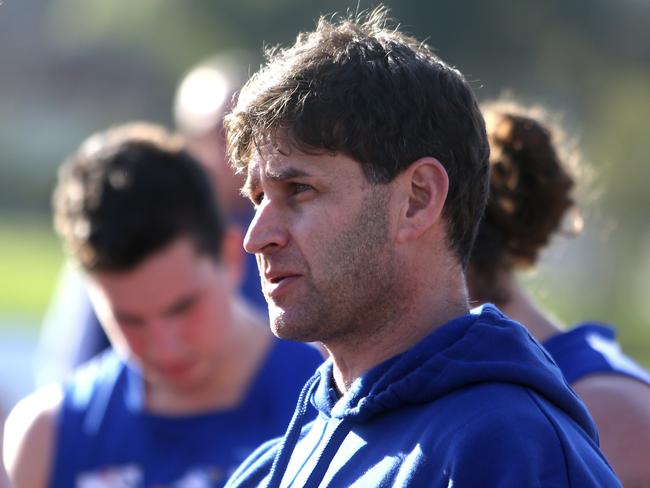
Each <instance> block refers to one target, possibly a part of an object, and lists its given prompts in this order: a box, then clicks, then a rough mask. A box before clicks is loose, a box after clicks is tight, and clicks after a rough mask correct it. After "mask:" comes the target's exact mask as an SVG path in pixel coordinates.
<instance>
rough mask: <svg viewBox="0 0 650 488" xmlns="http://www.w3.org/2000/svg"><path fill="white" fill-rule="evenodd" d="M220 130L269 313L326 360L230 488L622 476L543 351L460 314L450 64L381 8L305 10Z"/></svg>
mask: <svg viewBox="0 0 650 488" xmlns="http://www.w3.org/2000/svg"><path fill="white" fill-rule="evenodd" d="M226 128H227V134H228V142H229V149H230V155H231V160H232V161H233V162H234V163H235V164H236V166H237V167H238V168H239V169H240V170H241V171H242V172H243V173H244V175H245V176H246V182H245V184H244V192H245V193H246V194H247V195H248V196H249V198H250V199H251V201H252V202H253V203H254V204H255V206H256V215H255V218H254V220H253V222H252V223H251V225H250V227H249V229H248V233H247V236H246V239H245V244H244V245H245V248H246V250H247V251H248V252H251V253H254V254H256V256H257V261H258V266H259V268H260V274H261V276H262V288H263V290H264V293H265V296H266V298H267V301H268V303H269V313H270V318H271V327H272V329H273V331H274V333H275V334H276V335H278V336H279V337H284V338H290V339H295V340H300V341H320V342H322V343H323V345H324V347H325V348H326V349H327V350H328V351H329V354H330V359H329V360H328V361H327V362H326V363H325V364H324V365H323V366H322V367H321V368H319V370H318V371H317V373H316V374H315V375H314V376H313V377H312V379H311V380H310V381H309V382H308V383H307V384H306V385H305V388H304V389H303V393H302V394H301V398H300V400H299V402H298V405H297V407H296V412H295V414H294V417H293V419H292V422H291V424H290V426H289V428H288V431H287V433H286V434H285V437H284V439H283V440H278V441H272V442H270V443H268V444H266V445H265V446H262V447H260V449H259V450H258V451H257V452H256V453H255V454H253V455H252V456H251V457H250V458H249V460H248V461H247V462H246V463H244V465H242V466H241V467H240V468H239V470H238V472H237V473H235V475H234V476H233V477H232V478H231V480H230V481H229V486H231V487H235V486H269V487H288V486H301V487H303V486H307V487H316V486H332V487H334V486H336V487H339V486H364V487H366V486H427V487H432V486H435V487H451V486H453V487H455V488H458V487H477V486H495V487H496V486H499V487H524V486H554V487H562V486H602V487H612V486H618V481H617V480H616V477H615V476H614V474H613V473H612V471H611V469H610V468H609V466H608V465H607V462H606V461H605V460H604V458H603V457H602V455H601V453H600V452H599V450H598V447H597V445H596V443H597V434H596V431H595V427H594V425H593V422H592V421H591V419H590V417H589V415H588V414H587V412H586V410H585V408H584V406H583V405H582V403H581V402H580V401H579V400H578V399H577V398H576V397H575V395H574V394H573V392H572V391H571V390H570V389H569V388H568V386H567V385H566V383H565V381H564V379H563V378H562V375H561V373H560V371H559V370H558V369H557V367H556V366H555V364H554V363H553V362H552V361H551V360H550V359H549V357H548V355H547V354H546V352H545V351H544V350H543V349H542V348H541V347H540V346H539V344H537V343H536V342H535V341H534V340H533V339H532V338H531V337H530V336H529V334H528V332H527V331H526V330H525V329H524V328H523V327H521V326H520V325H519V324H517V323H515V322H513V321H511V320H510V319H508V318H506V317H505V316H504V315H502V314H501V313H500V312H499V311H498V310H497V309H496V308H494V307H492V306H486V307H484V308H483V309H482V310H481V311H478V312H476V313H470V312H469V305H468V299H467V292H466V286H465V278H464V269H465V267H466V265H467V262H468V260H469V255H470V250H471V247H472V242H473V240H474V236H475V233H476V229H477V227H478V223H479V220H480V218H481V215H482V214H483V210H484V207H485V201H486V198H487V189H488V142H487V138H486V133H485V127H484V121H483V118H482V116H481V113H480V111H479V108H478V105H477V103H476V100H475V97H474V95H473V94H472V91H471V89H470V87H469V85H468V83H467V82H466V81H465V79H464V78H463V76H462V75H461V74H460V72H459V71H458V70H456V69H454V68H452V67H450V66H448V65H447V64H446V63H444V62H443V61H442V60H441V59H440V58H439V57H437V56H436V55H435V54H434V53H433V52H432V50H431V49H430V48H429V47H428V46H426V45H425V44H423V43H421V42H419V41H417V40H416V39H414V38H412V37H410V36H407V35H405V34H403V33H401V32H399V30H397V29H395V28H394V27H391V26H390V25H389V21H388V19H387V16H386V13H385V11H384V10H383V9H381V8H380V9H378V10H375V11H373V12H371V13H370V14H368V15H361V16H359V18H356V19H349V18H343V19H339V20H334V21H328V20H325V19H321V20H320V22H319V23H318V26H317V28H316V30H315V31H314V32H310V33H306V34H301V35H299V36H298V39H297V41H296V43H295V44H294V45H293V46H292V47H290V48H287V49H280V50H275V51H273V52H271V53H270V58H269V60H268V63H267V64H266V66H265V67H264V68H262V70H261V71H260V72H258V73H257V74H256V75H254V76H253V78H252V79H251V80H250V81H249V82H248V83H247V84H246V85H245V87H244V88H243V89H242V91H241V93H240V97H239V100H238V102H237V104H236V106H235V108H234V109H233V112H232V113H231V114H230V115H229V116H228V117H227V119H226ZM309 402H311V403H312V404H313V405H315V406H316V407H317V408H318V410H319V416H318V417H317V418H316V420H315V421H313V422H312V423H309V424H307V425H306V426H304V425H303V424H304V412H305V408H306V406H307V404H308V403H309Z"/></svg>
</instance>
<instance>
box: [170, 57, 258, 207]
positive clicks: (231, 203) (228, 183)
mask: <svg viewBox="0 0 650 488" xmlns="http://www.w3.org/2000/svg"><path fill="white" fill-rule="evenodd" d="M249 69H250V61H249V57H248V55H247V54H246V53H245V52H240V51H228V52H224V53H220V54H217V55H215V56H211V57H209V58H207V59H205V60H203V61H201V62H199V63H198V64H197V65H195V66H194V67H192V68H191V69H190V70H189V71H188V72H187V73H186V74H185V75H184V76H183V78H182V79H181V81H180V83H179V85H178V88H177V89H176V95H175V97H174V120H175V123H176V127H177V129H178V130H179V131H180V132H181V133H182V134H183V136H184V137H185V140H186V141H187V148H188V150H189V151H190V153H192V154H193V155H194V156H195V157H196V158H197V159H198V160H199V161H200V162H201V163H203V164H204V165H205V166H206V168H207V170H208V172H209V173H210V175H211V177H212V180H213V182H214V183H215V187H216V188H217V190H218V197H219V199H220V201H219V203H220V205H221V208H222V209H223V211H224V213H225V214H226V215H227V216H231V215H237V214H241V213H243V212H244V209H245V211H248V210H249V209H250V205H249V204H248V203H247V202H246V200H245V199H244V198H243V197H242V196H241V194H240V193H239V189H240V188H241V186H242V183H243V179H242V177H241V175H237V174H235V172H234V171H233V169H232V167H231V166H230V164H229V163H228V158H227V156H226V139H225V133H224V128H223V118H224V116H225V115H226V113H227V112H228V111H230V109H231V108H232V105H233V103H234V101H235V99H236V96H237V92H238V91H239V89H240V88H241V86H242V85H243V84H244V83H245V82H246V80H247V79H248V73H249Z"/></svg>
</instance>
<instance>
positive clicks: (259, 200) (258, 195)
mask: <svg viewBox="0 0 650 488" xmlns="http://www.w3.org/2000/svg"><path fill="white" fill-rule="evenodd" d="M262 200H264V192H263V191H261V192H259V193H255V194H254V195H253V196H251V202H253V204H255V205H259V204H260V203H262Z"/></svg>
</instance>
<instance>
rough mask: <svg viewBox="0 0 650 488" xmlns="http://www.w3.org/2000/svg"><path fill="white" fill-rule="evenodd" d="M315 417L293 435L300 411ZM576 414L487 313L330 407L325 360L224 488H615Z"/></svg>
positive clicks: (384, 367) (589, 430)
mask: <svg viewBox="0 0 650 488" xmlns="http://www.w3.org/2000/svg"><path fill="white" fill-rule="evenodd" d="M309 400H311V402H312V403H313V405H314V406H315V407H316V408H317V409H318V411H319V415H318V417H317V418H316V419H315V420H314V421H313V422H311V423H309V424H307V425H306V426H304V427H303V426H302V424H303V418H304V412H305V409H306V405H307V402H308V401H309ZM597 444H598V436H597V432H596V429H595V426H594V423H593V421H592V420H591V418H590V416H589V414H588V413H587V411H586V409H585V407H584V406H583V404H582V403H581V402H580V400H578V398H577V397H576V395H575V394H574V393H573V391H572V390H571V389H570V387H569V386H568V385H567V383H566V381H565V380H564V378H563V376H562V374H561V373H560V371H559V369H558V368H557V366H556V365H555V364H554V363H553V361H552V359H550V356H549V355H548V353H547V352H546V351H545V350H544V349H543V348H542V347H541V346H540V345H539V344H538V343H537V342H536V341H535V340H534V339H533V338H532V337H531V336H530V335H529V334H528V332H527V331H526V330H525V329H524V328H523V327H521V326H520V325H519V324H517V323H516V322H513V321H511V320H510V319H508V318H506V317H505V316H504V315H502V314H501V313H500V312H499V311H498V310H497V309H496V308H494V307H493V306H489V305H488V306H484V307H483V308H482V310H480V311H478V312H476V313H473V314H469V315H465V316H463V317H459V318H457V319H455V320H452V321H450V322H448V323H447V324H445V325H443V326H442V327H440V328H438V329H437V330H435V331H434V332H433V333H432V334H430V335H429V336H427V337H425V338H424V339H423V340H422V341H420V342H419V343H418V344H416V345H415V346H414V347H412V348H411V349H409V350H407V351H405V352H403V353H401V354H399V355H397V356H395V357H393V358H391V359H389V360H387V361H385V362H383V363H381V364H379V365H378V366H376V367H374V368H372V369H371V370H369V371H368V372H367V373H366V374H364V375H363V376H362V377H360V378H358V379H357V380H356V381H355V382H354V383H353V385H352V387H351V388H350V390H349V391H348V392H347V393H346V394H345V395H344V396H343V397H341V398H339V397H338V395H337V393H336V390H335V388H334V382H333V379H332V362H331V360H328V361H327V362H326V363H324V364H323V366H321V367H320V368H319V369H318V371H317V372H316V374H315V375H314V376H313V377H312V378H311V380H309V382H308V383H307V385H305V388H304V389H303V392H302V394H301V397H300V399H299V403H298V406H297V407H296V413H295V414H294V417H293V419H292V421H291V424H290V426H289V429H288V431H287V433H286V435H285V437H284V438H283V439H277V440H274V441H270V442H268V443H266V444H265V445H263V446H261V447H260V448H259V449H258V450H257V451H256V452H255V453H253V454H252V455H251V457H249V459H248V460H247V461H246V462H245V463H244V464H243V465H242V466H240V468H239V469H238V470H237V472H236V473H235V474H234V476H233V477H232V478H231V479H230V481H229V482H228V484H227V487H230V488H232V487H236V486H237V487H239V486H241V487H249V486H268V487H286V486H295V487H303V486H304V487H316V486H331V487H349V486H358V487H388V486H413V487H425V486H426V487H443V488H451V487H453V488H461V487H463V488H464V487H472V488H475V487H513V488H514V487H516V488H522V487H568V486H570V487H608V488H610V487H617V486H620V483H619V482H618V480H617V479H616V477H615V475H614V474H613V472H612V470H611V468H610V467H609V465H608V464H607V461H606V460H605V459H604V458H603V456H602V454H601V453H600V451H599V449H598V447H597Z"/></svg>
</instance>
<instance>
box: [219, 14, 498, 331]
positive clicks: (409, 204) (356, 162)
mask: <svg viewBox="0 0 650 488" xmlns="http://www.w3.org/2000/svg"><path fill="white" fill-rule="evenodd" d="M361 17H362V18H360V19H341V20H340V21H338V22H335V21H329V20H326V19H321V20H320V21H319V23H318V26H317V28H316V30H315V31H313V32H310V33H304V34H301V35H299V36H298V39H297V41H296V43H295V44H294V45H293V46H291V47H289V48H286V49H275V50H272V51H271V52H269V53H268V62H267V64H266V65H265V66H264V67H263V68H262V69H261V70H260V71H259V72H258V73H256V74H255V75H254V76H253V77H252V78H251V79H250V80H249V81H248V82H247V83H246V85H245V86H244V87H243V88H242V90H241V92H240V95H239V97H238V101H237V104H236V106H235V107H234V109H233V111H232V112H231V114H229V115H228V116H226V122H225V125H226V129H227V135H228V145H229V154H230V157H231V160H232V162H233V164H234V165H235V166H236V167H237V168H238V169H239V170H240V171H241V172H242V173H244V174H245V175H246V177H247V181H246V184H245V191H246V192H247V194H248V195H249V197H250V198H251V200H252V201H253V202H254V203H255V204H256V207H257V210H256V216H255V218H254V220H253V222H252V223H251V226H250V227H249V230H248V233H247V237H246V241H245V247H246V249H247V250H248V251H249V252H251V253H254V254H256V255H257V258H258V265H259V267H260V272H261V273H262V274H263V275H264V276H263V288H264V290H265V294H266V296H267V299H269V305H270V307H269V308H270V313H271V318H272V322H273V326H274V330H275V332H276V334H278V335H280V336H281V337H288V338H292V339H298V340H309V341H314V340H323V341H325V338H329V339H331V340H337V341H339V343H341V342H343V341H342V340H341V338H342V337H344V336H345V335H346V334H354V333H356V332H355V331H358V330H361V329H363V327H364V326H365V324H368V325H369V324H370V323H374V326H375V327H376V326H385V325H383V324H391V323H392V322H393V321H394V320H393V318H394V317H395V315H396V314H399V313H400V311H402V310H403V309H404V307H407V308H408V305H409V303H412V302H415V301H418V300H419V299H420V300H421V302H425V301H426V300H425V299H423V298H422V297H415V296H414V295H413V293H412V292H413V287H414V286H415V285H414V283H415V282H418V283H419V287H420V292H421V293H429V291H428V290H429V287H425V286H423V285H422V281H421V280H420V278H422V279H425V280H427V282H429V281H435V280H436V279H437V278H440V279H442V280H443V281H444V280H447V279H450V280H451V279H453V280H455V281H454V285H453V290H454V293H456V290H457V289H458V288H459V287H457V286H456V284H457V282H458V281H459V279H460V277H462V267H463V266H464V265H465V263H466V261H467V260H468V258H469V249H470V247H471V244H472V241H473V238H474V234H475V231H476V228H477V226H478V221H479V219H480V217H481V215H482V213H483V208H484V205H485V201H486V199H487V185H488V178H487V173H488V163H487V158H488V144H487V138H486V135H485V128H484V123H483V117H482V115H481V113H480V111H479V108H478V105H477V102H476V100H475V98H474V95H473V93H472V91H471V89H470V87H469V85H468V83H467V82H466V81H465V79H464V78H463V76H462V75H461V73H460V72H459V71H457V70H456V69H453V68H452V67H450V66H448V65H447V64H445V63H444V62H443V61H442V60H441V59H439V58H438V57H437V56H436V55H435V54H434V53H433V51H432V50H431V49H430V48H429V47H428V46H426V45H425V44H423V43H421V42H419V41H417V40H416V39H414V38H412V37H410V36H408V35H406V34H403V33H401V32H399V31H398V30H396V29H395V28H393V27H391V26H388V25H387V24H388V22H389V20H388V19H387V16H386V12H385V10H383V9H377V10H375V11H373V12H372V13H370V14H369V15H367V16H365V15H363V16H361ZM432 263H434V264H432ZM430 264H431V268H435V269H433V270H432V271H431V273H427V272H425V271H424V270H425V268H428V267H429V265H430ZM450 270H451V271H450ZM425 274H426V276H424V275H425ZM443 274H444V277H443V276H441V275H443ZM287 276H289V278H287ZM452 277H453V278H452ZM291 283H294V284H295V286H294V285H292V284H291ZM445 283H447V282H445ZM431 289H435V290H438V291H440V293H441V294H446V293H451V292H448V291H447V287H445V286H442V285H441V284H440V283H439V282H438V283H437V287H435V288H434V287H432V288H431ZM283 290H286V291H283ZM289 290H294V291H293V292H291V291H289ZM434 293H435V292H434ZM462 293H463V296H462V297H461V299H458V297H456V296H454V298H453V299H450V301H453V305H451V306H449V305H448V304H447V301H446V299H444V298H441V297H436V299H437V300H438V301H439V302H445V304H446V305H445V306H448V307H450V308H451V307H455V310H454V312H458V309H459V308H461V307H459V306H458V304H457V301H463V299H464V298H465V297H464V283H462ZM404 296H406V297H408V298H407V299H406V300H402V298H403V297H404ZM421 302H419V301H418V305H420V303H421ZM436 305H438V304H436ZM436 305H434V306H436ZM464 305H466V304H463V305H462V306H464ZM429 306H431V305H429ZM425 313H426V312H425ZM373 317H375V318H376V319H377V320H376V321H373V320H372V318H373ZM308 324H313V326H314V327H313V328H312V329H311V330H308V329H310V327H309V325H308ZM351 324H355V325H351ZM362 324H364V325H362ZM369 326H370V325H369ZM291 327H294V328H293V329H292V330H290V328H291ZM280 329H282V331H280ZM298 329H302V330H301V331H299V330H298ZM284 333H286V334H287V335H284V336H283V335H282V334H284ZM369 333H370V332H369ZM372 334H374V335H377V336H379V334H377V331H376V330H375V331H373V332H372ZM330 342H331V341H330Z"/></svg>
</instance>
